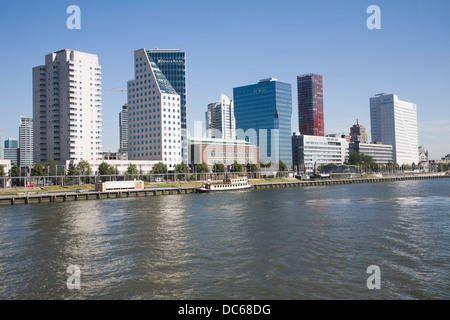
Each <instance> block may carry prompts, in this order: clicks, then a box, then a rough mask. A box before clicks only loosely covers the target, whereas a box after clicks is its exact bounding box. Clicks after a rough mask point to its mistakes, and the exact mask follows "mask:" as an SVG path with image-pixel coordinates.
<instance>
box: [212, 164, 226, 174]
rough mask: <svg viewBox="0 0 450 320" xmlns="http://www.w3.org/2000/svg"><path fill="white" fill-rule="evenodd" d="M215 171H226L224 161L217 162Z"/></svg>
mask: <svg viewBox="0 0 450 320" xmlns="http://www.w3.org/2000/svg"><path fill="white" fill-rule="evenodd" d="M213 172H214V173H223V172H225V166H224V165H223V164H222V163H216V164H214V167H213Z"/></svg>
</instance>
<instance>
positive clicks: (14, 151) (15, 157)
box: [4, 138, 20, 165]
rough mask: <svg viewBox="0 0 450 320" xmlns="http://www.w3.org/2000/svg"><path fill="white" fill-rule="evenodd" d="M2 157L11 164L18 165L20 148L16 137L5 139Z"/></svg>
mask: <svg viewBox="0 0 450 320" xmlns="http://www.w3.org/2000/svg"><path fill="white" fill-rule="evenodd" d="M4 159H5V160H11V165H13V164H16V165H20V148H19V142H18V141H17V140H16V139H12V138H9V139H8V140H5V150H4Z"/></svg>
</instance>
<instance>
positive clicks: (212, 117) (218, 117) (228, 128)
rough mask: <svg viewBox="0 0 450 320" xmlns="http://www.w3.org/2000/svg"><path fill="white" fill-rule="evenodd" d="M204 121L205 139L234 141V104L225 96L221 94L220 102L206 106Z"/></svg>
mask: <svg viewBox="0 0 450 320" xmlns="http://www.w3.org/2000/svg"><path fill="white" fill-rule="evenodd" d="M205 120H206V135H207V138H216V139H226V140H234V139H236V119H235V117H234V103H233V100H230V99H229V98H228V97H227V96H226V95H224V94H222V95H221V96H220V101H218V102H215V103H210V104H209V105H208V111H206V113H205Z"/></svg>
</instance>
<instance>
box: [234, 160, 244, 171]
mask: <svg viewBox="0 0 450 320" xmlns="http://www.w3.org/2000/svg"><path fill="white" fill-rule="evenodd" d="M242 169H243V168H242V164H239V163H237V161H234V163H233V164H232V165H231V172H242Z"/></svg>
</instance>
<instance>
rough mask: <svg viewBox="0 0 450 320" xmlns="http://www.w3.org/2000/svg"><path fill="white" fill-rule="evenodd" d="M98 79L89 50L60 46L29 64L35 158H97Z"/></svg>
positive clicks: (99, 143)
mask: <svg viewBox="0 0 450 320" xmlns="http://www.w3.org/2000/svg"><path fill="white" fill-rule="evenodd" d="M101 83H102V82H101V66H100V65H99V61H98V57H97V56H96V55H94V54H90V53H84V52H80V51H75V50H68V49H64V50H60V51H57V52H53V53H51V54H48V55H46V56H45V65H41V66H37V67H35V68H33V118H34V119H35V121H34V143H33V145H34V150H35V152H34V162H38V163H45V162H46V161H48V160H49V159H53V160H54V161H55V162H56V163H57V164H59V165H65V164H66V161H81V160H86V161H90V160H91V161H92V160H99V159H101V157H102V108H101V106H102V98H101ZM21 145H22V144H21Z"/></svg>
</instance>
